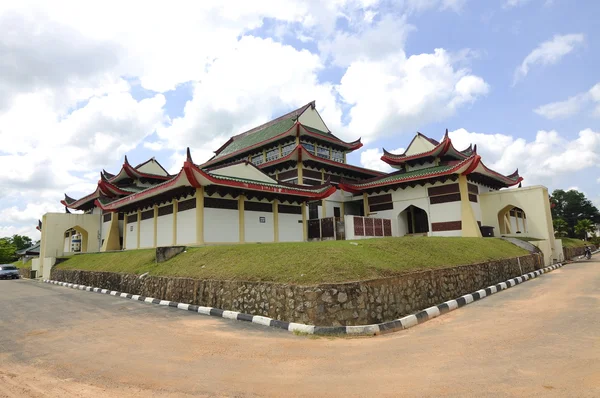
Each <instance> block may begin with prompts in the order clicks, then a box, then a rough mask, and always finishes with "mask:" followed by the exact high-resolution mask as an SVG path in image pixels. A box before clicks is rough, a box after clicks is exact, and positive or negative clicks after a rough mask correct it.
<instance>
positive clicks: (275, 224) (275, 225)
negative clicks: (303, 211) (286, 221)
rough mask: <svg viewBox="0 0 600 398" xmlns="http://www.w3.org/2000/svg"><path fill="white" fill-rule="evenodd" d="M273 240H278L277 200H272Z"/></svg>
mask: <svg viewBox="0 0 600 398" xmlns="http://www.w3.org/2000/svg"><path fill="white" fill-rule="evenodd" d="M273 242H279V201H278V200H277V199H275V200H274V201H273Z"/></svg>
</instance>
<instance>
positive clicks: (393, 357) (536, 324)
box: [0, 262, 600, 398]
mask: <svg viewBox="0 0 600 398" xmlns="http://www.w3.org/2000/svg"><path fill="white" fill-rule="evenodd" d="M599 313H600V263H598V262H585V263H578V264H571V265H568V266H565V267H564V268H562V269H559V270H557V271H554V272H552V273H550V274H547V275H544V276H542V277H540V278H537V279H534V280H531V281H529V282H527V283H524V284H523V285H519V286H517V287H514V288H512V289H509V290H507V291H504V292H501V293H498V294H495V295H493V296H491V297H488V298H485V299H484V300H481V301H478V302H476V303H474V304H471V305H469V306H467V307H464V308H462V309H459V310H457V311H454V312H451V313H449V314H447V315H444V316H442V317H439V318H436V319H434V320H432V321H430V322H427V323H425V324H423V325H420V326H418V327H415V328H412V329H409V330H406V331H403V332H399V333H394V334H390V335H384V336H378V337H371V338H340V339H333V338H323V337H321V338H310V337H302V336H294V335H292V334H288V333H287V332H283V331H278V330H275V329H268V328H261V327H258V326H256V325H251V324H246V323H242V322H236V321H229V320H224V319H218V318H211V317H206V316H201V315H196V314H191V313H187V312H185V311H180V310H175V309H171V308H165V307H159V306H155V305H150V304H144V303H139V302H132V301H130V300H124V299H119V298H115V297H110V296H106V295H100V294H93V293H88V292H82V291H76V290H72V289H65V288H61V287H57V286H51V285H47V284H41V283H36V282H31V281H24V280H22V281H0V397H4V396H8V397H12V396H17V397H22V396H32V397H38V396H39V397H42V396H44V397H61V398H64V397H70V396H77V397H88V396H99V397H103V396H128V397H129V396H130V397H149V396H160V397H163V396H167V397H179V396H237V397H254V396H310V397H315V396H318V397H321V396H325V397H336V396H356V397H365V396H390V397H391V396H394V397H410V396H416V397H428V396H429V397H440V396H448V397H464V396H489V397H503V396H511V397H512V396H543V397H553V396H560V397H586V396H587V397H598V396H600V319H599V317H598V315H599Z"/></svg>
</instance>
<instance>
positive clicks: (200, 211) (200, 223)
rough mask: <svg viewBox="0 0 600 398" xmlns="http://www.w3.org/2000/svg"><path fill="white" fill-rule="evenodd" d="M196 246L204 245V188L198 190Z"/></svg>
mask: <svg viewBox="0 0 600 398" xmlns="http://www.w3.org/2000/svg"><path fill="white" fill-rule="evenodd" d="M196 244H197V245H203V244H204V187H203V186H202V187H200V188H196Z"/></svg>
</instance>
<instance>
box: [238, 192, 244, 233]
mask: <svg viewBox="0 0 600 398" xmlns="http://www.w3.org/2000/svg"><path fill="white" fill-rule="evenodd" d="M244 200H246V197H245V196H244V195H240V196H239V197H238V213H239V215H240V220H239V221H240V239H239V240H240V243H244V242H245V232H246V228H245V223H244Z"/></svg>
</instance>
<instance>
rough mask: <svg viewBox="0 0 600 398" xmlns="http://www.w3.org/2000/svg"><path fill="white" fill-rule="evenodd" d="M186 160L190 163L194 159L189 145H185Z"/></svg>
mask: <svg viewBox="0 0 600 398" xmlns="http://www.w3.org/2000/svg"><path fill="white" fill-rule="evenodd" d="M186 156H187V157H186V161H187V162H190V163H192V164H193V163H194V161H193V160H192V153H191V152H190V147H187V154H186Z"/></svg>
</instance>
